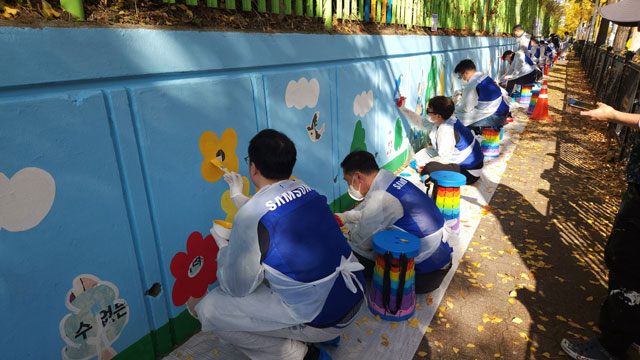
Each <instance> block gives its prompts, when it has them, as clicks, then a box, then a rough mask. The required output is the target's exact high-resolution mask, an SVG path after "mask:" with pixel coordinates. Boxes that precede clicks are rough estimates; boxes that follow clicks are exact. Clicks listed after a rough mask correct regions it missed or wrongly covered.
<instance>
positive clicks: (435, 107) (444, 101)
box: [427, 96, 456, 120]
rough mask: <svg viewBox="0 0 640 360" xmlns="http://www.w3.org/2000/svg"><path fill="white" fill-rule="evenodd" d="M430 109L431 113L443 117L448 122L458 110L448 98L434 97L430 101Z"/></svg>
mask: <svg viewBox="0 0 640 360" xmlns="http://www.w3.org/2000/svg"><path fill="white" fill-rule="evenodd" d="M427 107H428V108H430V109H431V112H432V113H434V114H438V115H440V116H442V118H443V119H445V120H447V119H448V118H450V117H451V115H453V112H454V110H455V109H456V106H455V104H454V103H453V100H451V99H450V98H448V97H446V96H434V97H432V98H431V99H430V100H429V104H428V105H427Z"/></svg>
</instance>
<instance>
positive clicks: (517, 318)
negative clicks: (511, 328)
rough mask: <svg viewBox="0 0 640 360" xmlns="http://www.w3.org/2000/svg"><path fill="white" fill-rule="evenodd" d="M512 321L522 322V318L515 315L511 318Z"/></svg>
mask: <svg viewBox="0 0 640 360" xmlns="http://www.w3.org/2000/svg"><path fill="white" fill-rule="evenodd" d="M511 321H512V322H514V323H516V324H522V319H520V318H519V317H514V318H513V319H511Z"/></svg>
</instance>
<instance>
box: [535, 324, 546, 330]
mask: <svg viewBox="0 0 640 360" xmlns="http://www.w3.org/2000/svg"><path fill="white" fill-rule="evenodd" d="M537 326H538V329H540V330H542V331H547V329H545V328H544V326H542V325H540V324H538V325H537Z"/></svg>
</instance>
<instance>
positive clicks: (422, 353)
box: [416, 351, 427, 357]
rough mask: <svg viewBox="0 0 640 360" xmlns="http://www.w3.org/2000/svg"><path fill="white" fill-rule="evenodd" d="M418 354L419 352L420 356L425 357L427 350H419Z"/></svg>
mask: <svg viewBox="0 0 640 360" xmlns="http://www.w3.org/2000/svg"><path fill="white" fill-rule="evenodd" d="M416 354H417V355H418V356H420V357H425V356H427V352H426V351H418V352H417V353H416Z"/></svg>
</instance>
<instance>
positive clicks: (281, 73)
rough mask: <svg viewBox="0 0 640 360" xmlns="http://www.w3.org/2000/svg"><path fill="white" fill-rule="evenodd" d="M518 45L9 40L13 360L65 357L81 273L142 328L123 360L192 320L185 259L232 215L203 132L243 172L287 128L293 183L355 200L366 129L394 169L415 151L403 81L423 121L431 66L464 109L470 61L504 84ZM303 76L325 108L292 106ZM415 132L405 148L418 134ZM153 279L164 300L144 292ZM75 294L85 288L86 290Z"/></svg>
mask: <svg viewBox="0 0 640 360" xmlns="http://www.w3.org/2000/svg"><path fill="white" fill-rule="evenodd" d="M512 44H513V42H512V40H511V39H506V38H453V37H423V36H402V37H400V36H336V35H333V36H329V35H302V34H277V35H265V34H243V33H217V32H182V31H156V30H118V29H63V28H45V29H21V28H7V27H5V28H0V49H2V52H0V64H2V67H0V173H1V174H0V308H2V309H4V314H5V315H4V317H3V321H2V323H3V325H2V326H1V327H0V348H1V349H3V354H4V355H3V356H6V357H7V358H21V359H54V358H60V357H61V352H62V351H63V348H64V347H65V345H66V344H65V342H64V340H63V338H62V337H61V335H60V333H61V330H60V324H61V320H62V319H63V318H64V317H65V315H67V314H70V313H71V312H72V311H71V310H70V308H69V307H68V306H65V301H67V302H69V294H70V290H72V286H73V284H72V282H73V280H74V279H76V278H78V277H82V276H81V275H82V274H89V275H91V276H93V277H94V278H97V279H99V280H100V281H102V282H105V284H107V285H109V286H111V288H117V290H118V295H117V297H118V298H120V299H124V300H125V301H126V304H127V306H128V315H129V320H128V323H127V324H126V326H124V328H123V329H122V330H121V333H120V335H119V338H118V339H117V340H115V341H114V342H113V344H112V345H111V347H112V348H113V350H114V351H115V352H121V351H122V350H124V349H125V348H127V347H129V346H130V345H132V344H133V343H135V342H136V341H138V340H139V339H141V338H142V337H143V336H145V335H147V334H148V333H149V332H150V331H152V330H156V329H158V328H160V327H161V326H163V325H165V324H166V323H167V322H168V321H169V319H170V318H175V317H176V316H177V315H178V314H180V313H181V312H182V311H183V310H184V309H185V307H184V306H179V307H176V306H174V305H173V303H172V300H171V289H172V288H173V284H174V282H175V278H174V277H173V276H172V274H171V272H170V270H169V265H170V263H171V260H172V258H173V256H174V255H175V254H176V253H178V252H185V251H186V241H187V238H188V236H189V234H191V233H192V232H194V231H199V232H200V233H202V234H203V235H206V234H208V232H209V228H210V227H211V221H212V220H213V219H224V218H225V216H226V214H225V212H224V211H223V210H222V209H221V205H220V202H221V197H222V194H223V193H224V191H225V190H227V185H226V183H225V182H224V181H223V180H219V181H217V182H213V183H210V182H207V181H205V180H204V179H203V177H202V175H201V172H200V167H201V163H202V161H203V155H202V154H201V152H200V149H199V146H198V142H199V138H200V136H201V134H202V133H203V132H205V131H211V132H214V133H215V134H217V136H220V135H222V133H223V132H224V130H225V129H227V128H233V129H234V130H235V132H236V133H237V147H236V149H235V154H236V155H237V157H238V158H239V159H240V163H239V164H240V165H239V172H240V173H241V174H242V175H244V176H247V175H248V169H247V166H246V164H245V163H244V161H242V159H243V158H244V157H245V156H246V149H247V146H248V142H249V140H250V138H251V137H252V136H253V135H255V134H256V133H257V132H258V131H259V130H261V129H264V128H267V127H271V128H275V129H277V130H280V131H283V132H285V133H286V134H287V135H289V136H290V137H291V138H292V139H293V141H294V142H295V143H296V146H297V148H298V163H297V165H296V167H295V169H294V175H295V176H297V177H298V178H301V179H302V180H304V181H306V182H307V183H308V184H309V185H310V186H312V187H314V188H316V189H318V191H319V192H321V193H322V194H324V195H325V196H326V197H327V199H328V201H329V202H331V201H333V200H335V199H337V198H338V197H340V195H342V194H344V193H345V192H346V186H345V184H344V182H343V181H342V180H341V179H342V174H341V173H340V168H339V163H340V161H341V160H342V158H344V156H345V155H346V154H347V153H348V152H349V149H350V145H351V141H352V137H353V132H354V127H355V123H356V121H358V120H361V121H362V124H363V127H364V128H365V131H366V137H365V138H366V140H365V143H366V145H367V148H368V149H369V151H371V152H372V153H374V152H375V153H378V155H377V158H378V161H379V163H380V165H383V164H385V163H387V162H389V161H391V160H393V158H394V157H395V156H397V155H398V154H399V153H401V152H402V151H403V150H406V148H407V144H406V143H405V144H403V147H402V148H401V149H389V146H388V145H389V139H390V138H391V139H393V135H394V129H395V123H396V119H397V118H398V117H399V115H400V114H399V112H398V111H397V109H396V108H395V105H394V103H393V102H392V101H391V98H392V93H393V89H394V85H395V79H396V78H397V77H398V76H399V75H400V74H403V76H404V79H405V80H404V81H403V86H402V90H403V95H405V96H407V97H408V104H411V105H410V106H412V107H413V106H415V105H414V104H415V103H416V97H417V86H418V82H419V81H420V80H421V78H423V77H424V78H426V77H427V74H428V72H429V69H430V65H431V56H436V57H437V58H438V65H439V68H440V67H441V66H444V74H445V76H444V79H445V84H444V88H445V89H446V95H450V94H451V93H452V90H453V88H454V87H455V88H459V87H460V85H461V84H453V83H452V81H457V80H454V79H452V77H451V73H452V71H453V67H454V66H455V65H456V63H457V62H458V61H460V60H462V59H464V58H471V59H473V60H475V61H476V64H477V65H478V68H479V70H482V71H485V70H487V69H489V58H492V59H493V61H492V63H491V70H490V71H491V75H492V76H494V77H495V75H496V74H497V72H498V71H499V69H500V68H499V64H498V61H497V56H499V55H500V54H502V52H503V51H504V50H506V49H509V48H511V47H512ZM443 61H444V63H443ZM301 78H305V79H306V80H309V81H310V80H312V79H316V80H317V83H318V85H319V92H318V95H317V101H316V103H315V105H313V106H311V105H310V104H308V106H306V107H302V108H301V109H298V108H296V107H295V106H294V107H289V106H287V104H286V99H285V97H286V96H285V94H286V92H287V86H288V84H289V82H290V81H292V80H293V81H298V80H299V79H301ZM437 78H439V74H438V75H437ZM370 90H371V92H372V94H373V106H372V107H371V109H370V111H368V112H366V113H365V114H364V115H363V116H361V114H360V115H356V114H355V113H354V99H355V98H356V96H358V95H361V94H362V93H363V92H365V93H367V92H368V91H370ZM316 112H318V113H319V121H318V127H317V128H320V126H321V125H322V124H324V125H325V130H324V133H323V135H322V137H321V138H320V139H319V140H318V141H317V142H312V141H311V140H310V138H309V135H308V133H307V131H306V129H305V127H306V126H307V125H309V124H310V123H311V119H312V117H313V115H314V114H315V113H316ZM403 127H404V130H403V133H404V134H407V133H408V132H409V127H408V124H407V123H406V122H403ZM390 150H391V151H390ZM30 167H33V168H38V169H42V170H44V171H46V172H47V173H48V174H50V176H51V177H52V178H53V180H54V181H55V198H54V201H53V204H52V205H51V207H50V209H49V211H48V212H47V213H46V216H44V218H43V219H42V220H41V221H40V222H39V223H37V225H35V226H32V227H30V228H28V229H25V230H20V231H15V229H14V231H9V230H7V229H8V228H9V229H11V228H12V224H11V223H9V222H10V221H14V222H15V220H11V219H15V218H16V216H14V215H15V214H13V213H12V212H15V211H18V208H19V206H17V205H16V206H14V205H15V204H21V199H22V198H24V199H26V200H25V201H23V202H22V204H23V205H24V204H26V205H24V207H23V208H20V211H26V213H25V214H27V215H28V214H29V212H30V211H31V210H30V208H29V206H31V205H30V204H36V205H38V201H40V200H39V199H38V196H40V195H37V194H39V193H40V192H42V191H40V190H42V189H40V190H38V189H36V188H30V186H31V185H32V184H31V183H29V181H28V179H27V180H24V179H23V178H22V177H19V176H17V175H16V174H17V173H18V172H19V171H21V170H22V169H25V168H30ZM2 174H4V175H2ZM14 176H15V178H14V181H11V180H10V179H12V177H14ZM3 179H4V180H3ZM25 179H26V178H25ZM35 183H37V182H35ZM34 186H35V185H34ZM254 192H255V190H254V188H253V187H252V188H251V193H254ZM33 194H36V195H33ZM7 204H9V205H7ZM34 206H35V205H34ZM31 212H32V211H31ZM10 213H11V214H10ZM8 214H9V215H8ZM27 215H25V216H27ZM156 282H158V283H160V284H162V287H163V291H162V293H161V294H160V296H158V297H155V298H153V297H149V296H144V295H143V292H144V291H145V290H146V289H148V288H149V287H150V286H151V284H153V283H156ZM72 292H73V293H74V296H73V297H75V296H76V295H77V294H79V293H81V292H82V291H79V290H78V288H77V284H76V289H75V290H74V291H72ZM65 299H66V300H65ZM71 303H73V302H71ZM96 306H98V305H96ZM101 306H103V309H104V306H105V304H102V305H101ZM99 307H100V306H98V307H94V309H93V310H94V314H97V313H99V310H100V309H99ZM96 311H97V312H96ZM78 330H81V329H80V328H79V329H78ZM87 334H89V333H87ZM79 338H82V336H79Z"/></svg>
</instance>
